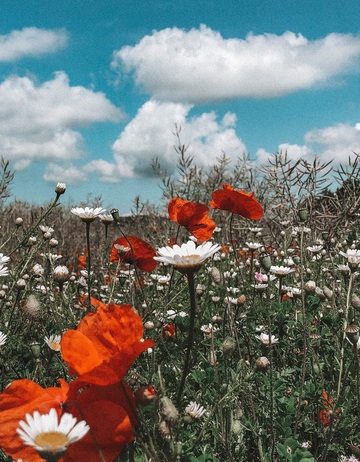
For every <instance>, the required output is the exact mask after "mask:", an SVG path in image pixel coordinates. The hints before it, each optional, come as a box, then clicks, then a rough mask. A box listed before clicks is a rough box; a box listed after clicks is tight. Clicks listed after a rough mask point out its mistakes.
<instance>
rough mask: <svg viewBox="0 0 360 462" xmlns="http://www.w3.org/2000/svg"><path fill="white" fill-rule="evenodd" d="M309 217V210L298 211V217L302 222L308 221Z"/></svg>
mask: <svg viewBox="0 0 360 462" xmlns="http://www.w3.org/2000/svg"><path fill="white" fill-rule="evenodd" d="M308 216H309V212H308V210H307V209H299V210H298V217H299V218H300V221H306V220H307V218H308Z"/></svg>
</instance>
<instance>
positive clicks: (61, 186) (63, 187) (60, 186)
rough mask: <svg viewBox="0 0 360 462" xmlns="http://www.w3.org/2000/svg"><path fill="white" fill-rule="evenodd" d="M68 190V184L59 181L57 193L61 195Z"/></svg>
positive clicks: (56, 188)
mask: <svg viewBox="0 0 360 462" xmlns="http://www.w3.org/2000/svg"><path fill="white" fill-rule="evenodd" d="M65 191H66V184H65V183H58V184H57V185H56V187H55V192H56V194H57V195H59V196H60V195H61V194H64V192H65Z"/></svg>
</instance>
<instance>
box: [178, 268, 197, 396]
mask: <svg viewBox="0 0 360 462" xmlns="http://www.w3.org/2000/svg"><path fill="white" fill-rule="evenodd" d="M187 279H188V286H189V293H190V323H189V335H188V341H187V348H186V353H185V362H184V369H183V374H182V377H181V382H180V387H179V391H178V396H177V399H178V402H179V401H180V400H181V396H182V393H183V391H184V386H185V380H186V377H187V375H188V373H189V370H190V358H191V349H192V345H193V342H194V327H195V316H196V299H195V283H194V273H192V272H190V273H188V275H187Z"/></svg>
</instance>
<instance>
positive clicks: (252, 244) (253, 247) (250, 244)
mask: <svg viewBox="0 0 360 462" xmlns="http://www.w3.org/2000/svg"><path fill="white" fill-rule="evenodd" d="M245 245H246V247H248V248H249V249H250V250H258V249H261V247H262V246H263V245H262V244H259V243H258V242H245Z"/></svg>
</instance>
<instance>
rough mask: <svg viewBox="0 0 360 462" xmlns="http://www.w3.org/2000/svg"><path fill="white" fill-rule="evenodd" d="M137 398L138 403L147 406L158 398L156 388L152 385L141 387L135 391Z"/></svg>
mask: <svg viewBox="0 0 360 462" xmlns="http://www.w3.org/2000/svg"><path fill="white" fill-rule="evenodd" d="M135 399H136V402H137V404H140V405H141V406H146V405H147V404H150V403H152V402H153V401H154V400H155V399H156V391H155V388H154V387H152V386H151V385H144V386H141V387H139V388H138V389H137V390H136V392H135Z"/></svg>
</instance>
